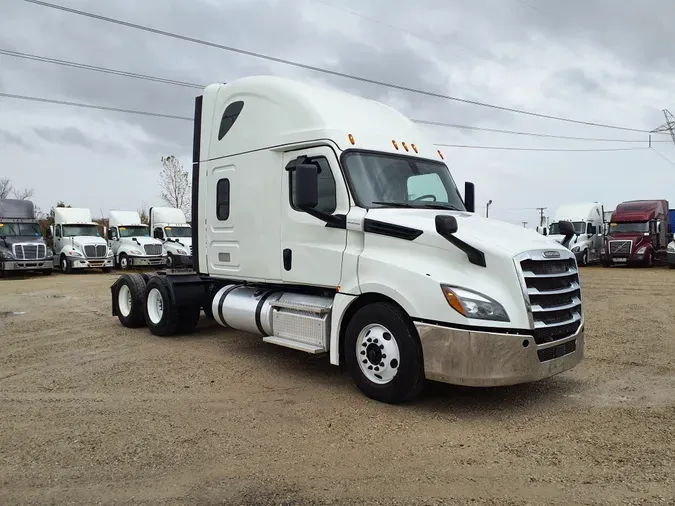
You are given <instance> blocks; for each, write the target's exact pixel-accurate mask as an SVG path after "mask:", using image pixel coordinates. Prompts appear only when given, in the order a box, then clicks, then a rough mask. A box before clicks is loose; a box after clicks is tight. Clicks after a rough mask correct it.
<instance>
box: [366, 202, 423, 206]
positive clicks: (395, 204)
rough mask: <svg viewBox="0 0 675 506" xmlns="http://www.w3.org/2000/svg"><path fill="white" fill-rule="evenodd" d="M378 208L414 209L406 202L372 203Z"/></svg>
mask: <svg viewBox="0 0 675 506" xmlns="http://www.w3.org/2000/svg"><path fill="white" fill-rule="evenodd" d="M372 203H373V204H377V205H380V206H390V207H415V206H413V205H410V204H408V203H407V202H372Z"/></svg>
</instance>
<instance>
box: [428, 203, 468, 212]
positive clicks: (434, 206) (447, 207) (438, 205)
mask: <svg viewBox="0 0 675 506" xmlns="http://www.w3.org/2000/svg"><path fill="white" fill-rule="evenodd" d="M420 207H426V208H428V209H444V210H450V211H461V209H460V208H458V207H455V206H453V205H452V204H443V203H434V202H424V203H421V204H420Z"/></svg>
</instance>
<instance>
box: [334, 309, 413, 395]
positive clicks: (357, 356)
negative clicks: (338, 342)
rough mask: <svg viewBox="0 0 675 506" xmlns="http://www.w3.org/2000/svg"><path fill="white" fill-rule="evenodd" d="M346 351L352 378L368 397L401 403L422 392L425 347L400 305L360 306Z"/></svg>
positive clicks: (350, 327)
mask: <svg viewBox="0 0 675 506" xmlns="http://www.w3.org/2000/svg"><path fill="white" fill-rule="evenodd" d="M387 337H388V339H387ZM344 350H345V359H346V362H347V367H348V369H349V372H350V374H351V376H352V379H353V380H354V383H356V386H357V387H358V388H359V390H361V392H363V393H364V394H365V395H366V396H367V397H370V398H371V399H374V400H377V401H381V402H386V403H388V404H399V403H402V402H405V401H410V400H413V399H414V398H415V397H417V396H418V395H419V394H420V393H421V392H422V389H423V388H424V380H425V378H424V363H423V360H422V346H421V344H420V341H419V336H418V335H417V332H416V331H415V328H414V327H413V325H412V322H411V321H410V319H409V318H408V316H407V315H406V314H405V313H404V312H403V311H401V310H400V309H399V308H398V307H397V306H395V305H393V304H390V303H386V302H376V303H373V304H369V305H367V306H364V307H362V308H361V309H359V310H358V311H357V312H356V313H355V314H354V316H353V317H352V319H351V321H350V322H349V325H348V326H347V330H346V333H345V342H344ZM383 350H384V352H383ZM387 351H388V352H389V353H386V352H387ZM383 355H384V356H383ZM392 357H393V358H392ZM364 361H366V362H364ZM378 362H379V364H378ZM383 365H384V366H383ZM382 366H383V367H382ZM379 367H382V369H379ZM378 373H379V374H378Z"/></svg>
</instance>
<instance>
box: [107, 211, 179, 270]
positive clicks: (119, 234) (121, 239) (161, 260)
mask: <svg viewBox="0 0 675 506" xmlns="http://www.w3.org/2000/svg"><path fill="white" fill-rule="evenodd" d="M108 227H109V228H108V246H109V247H110V249H111V250H112V252H113V254H114V255H115V263H116V265H118V266H119V267H120V268H121V269H123V270H126V269H129V268H131V267H147V266H158V267H160V266H161V267H164V266H165V265H166V251H165V250H164V246H163V244H162V241H160V240H159V239H153V238H152V237H150V228H149V227H148V225H145V224H144V223H143V222H142V221H141V217H140V215H139V214H138V213H137V212H136V211H110V217H109V219H108Z"/></svg>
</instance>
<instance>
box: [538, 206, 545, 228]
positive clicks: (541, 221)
mask: <svg viewBox="0 0 675 506" xmlns="http://www.w3.org/2000/svg"><path fill="white" fill-rule="evenodd" d="M536 209H537V211H539V226H540V227H543V226H544V211H546V209H547V208H546V207H537V208H536Z"/></svg>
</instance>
